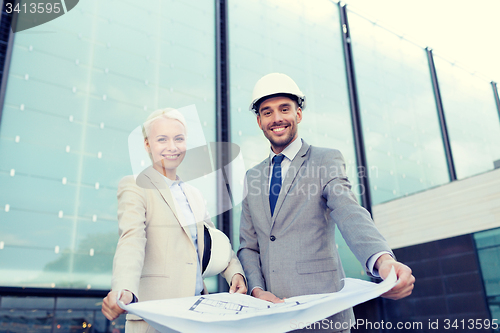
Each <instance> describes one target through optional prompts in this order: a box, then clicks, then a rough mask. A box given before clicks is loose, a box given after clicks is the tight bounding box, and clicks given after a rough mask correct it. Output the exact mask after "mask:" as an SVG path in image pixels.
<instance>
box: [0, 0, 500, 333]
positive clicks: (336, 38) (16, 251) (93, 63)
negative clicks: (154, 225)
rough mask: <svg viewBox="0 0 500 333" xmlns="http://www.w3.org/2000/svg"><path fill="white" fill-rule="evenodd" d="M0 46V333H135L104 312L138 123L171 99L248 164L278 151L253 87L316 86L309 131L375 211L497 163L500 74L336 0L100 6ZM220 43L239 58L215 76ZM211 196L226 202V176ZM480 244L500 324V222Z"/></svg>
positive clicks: (351, 272) (236, 211)
mask: <svg viewBox="0 0 500 333" xmlns="http://www.w3.org/2000/svg"><path fill="white" fill-rule="evenodd" d="M343 13H344V14H345V15H347V18H348V24H347V25H342V24H341V16H342V15H343ZM4 14H5V13H4ZM5 20H6V16H5V15H2V27H3V29H4V33H5V30H6V29H8V28H9V27H8V24H7V25H6V23H5ZM218 25H219V26H218ZM222 25H223V26H224V27H225V29H226V30H225V32H226V33H225V34H224V33H223V34H222V35H221V36H222V37H221V36H218V35H217V34H218V31H219V29H220V26H222ZM347 31H348V32H349V34H350V35H349V36H350V37H349V39H348V41H347V43H350V45H351V47H352V53H349V52H346V42H345V38H344V37H345V36H344V35H345V34H346V32H347ZM221 39H222V40H221ZM5 45H7V42H6V43H5ZM4 48H5V52H4V53H5V54H3V55H2V56H4V58H5V59H6V66H5V70H4V72H3V75H4V76H5V78H4V80H3V85H2V95H3V96H4V100H3V105H1V106H0V107H1V108H2V109H1V112H0V290H7V291H8V294H6V293H5V292H3V293H0V314H1V315H0V332H28V331H33V332H53V329H54V327H56V328H58V329H59V327H61V329H60V331H68V332H70V331H73V328H71V327H75V328H74V329H75V330H76V327H78V329H79V330H80V331H81V330H82V329H83V331H85V332H116V330H118V331H123V320H124V319H123V318H121V319H120V320H119V321H116V322H114V323H110V322H108V321H106V320H105V319H104V317H102V314H101V313H100V310H99V307H100V297H101V296H104V295H105V294H106V291H107V290H108V289H109V288H110V282H111V274H112V260H113V255H114V251H115V247H116V243H117V239H118V232H117V230H118V228H117V217H116V211H117V202H116V190H117V185H118V182H119V180H120V179H121V178H122V177H124V176H125V175H128V174H131V173H132V168H131V165H130V157H129V150H128V149H129V147H128V137H129V135H130V133H131V132H132V131H133V130H134V129H135V128H136V127H137V126H139V125H140V124H142V122H143V121H144V120H145V118H146V117H147V116H148V115H149V113H150V112H151V111H153V110H156V109H158V108H164V107H174V108H181V107H183V106H187V105H193V104H194V105H195V106H196V109H197V111H198V115H199V120H200V124H201V126H202V132H203V136H204V137H205V139H206V141H207V142H212V141H217V138H218V137H219V135H220V132H221V131H225V132H227V133H229V135H230V139H231V142H233V143H234V144H237V145H238V146H239V147H240V148H241V153H242V156H243V160H244V164H245V167H246V168H247V169H248V168H251V167H253V166H254V165H256V164H258V163H260V161H262V160H263V159H264V158H266V157H267V156H268V154H269V144H268V142H267V140H266V139H265V137H264V136H263V135H262V133H260V129H259V128H258V126H257V122H256V119H255V115H253V114H252V113H251V112H250V111H249V110H248V107H249V104H250V100H251V94H252V89H253V86H254V84H255V82H256V81H257V80H258V79H259V78H260V77H262V76H263V75H265V74H267V73H270V72H282V73H286V74H288V75H290V76H291V77H292V78H293V79H294V80H295V81H296V82H297V84H298V85H299V87H301V89H302V90H303V92H304V93H305V95H306V96H307V107H306V109H305V110H304V113H303V121H302V123H301V124H300V126H299V135H300V136H301V137H302V138H303V139H304V140H305V141H306V142H307V143H309V144H312V145H316V146H322V147H329V148H336V149H339V150H340V151H341V152H342V153H343V155H344V158H345V160H346V167H347V173H348V176H349V179H350V181H351V183H352V185H353V190H354V192H355V194H356V195H357V197H358V200H360V201H361V202H362V201H363V199H362V198H363V195H364V194H366V193H369V195H370V198H369V199H370V201H371V204H373V205H377V204H381V203H384V202H387V201H391V200H395V199H398V198H401V197H404V196H408V195H411V194H414V193H418V192H421V191H426V190H429V189H432V188H434V187H437V186H440V185H443V184H447V183H449V182H452V181H454V180H456V179H463V178H467V177H471V176H474V175H477V174H480V173H484V172H488V171H491V170H493V169H494V168H495V164H494V163H495V161H497V160H500V144H499V143H500V119H499V114H500V110H499V105H497V104H496V103H495V95H494V93H493V89H492V86H493V87H495V85H494V84H493V85H492V84H491V83H490V82H488V81H487V80H484V79H483V78H482V77H481V76H479V75H477V74H474V73H470V72H468V71H466V70H464V69H462V68H460V67H459V66H458V65H456V64H453V63H451V62H449V61H447V60H445V59H444V58H441V57H440V56H439V55H436V56H434V58H433V59H434V62H435V72H433V70H432V69H430V66H429V59H428V53H427V52H426V49H425V48H424V47H423V46H419V45H417V44H414V43H412V42H411V41H409V40H407V39H406V38H404V37H402V36H398V35H396V34H394V33H392V32H391V31H388V30H386V29H385V28H384V27H382V26H380V25H378V24H377V23H376V22H373V21H371V20H370V19H368V18H365V17H363V16H362V15H360V14H358V13H356V12H353V11H350V10H348V9H347V10H346V9H345V7H342V6H340V5H339V4H337V3H335V2H332V1H329V0H318V1H314V2H312V3H311V2H307V1H303V0H291V1H281V0H272V1H263V0H261V1H243V0H227V1H224V0H214V1H206V0H191V1H180V0H167V1H161V0H146V1H143V2H141V3H135V2H130V1H117V0H110V1H97V0H87V1H81V2H80V3H78V5H77V6H76V7H75V8H74V9H73V10H72V11H71V12H68V13H67V14H65V15H63V16H61V17H60V18H58V19H56V20H53V21H50V22H48V23H46V24H43V25H40V26H38V27H35V28H32V29H29V30H27V31H24V32H18V33H15V34H12V33H11V34H10V47H4ZM221 50H222V51H225V52H226V53H227V59H226V61H228V63H227V64H225V65H227V67H225V68H226V69H227V70H225V69H223V70H222V72H218V68H221V67H222V68H224V66H220V65H221V58H220V56H219V55H218V54H219V53H220V52H221ZM4 58H2V59H4ZM349 64H352V65H353V69H354V71H353V73H352V74H353V75H352V77H351V79H353V82H354V84H355V88H356V89H355V91H353V87H351V86H350V84H349V82H350V81H349V79H350V78H349V76H348V71H347V69H348V67H349ZM433 77H436V78H437V82H438V85H437V87H435V86H434V85H433V81H432V79H433ZM221 80H222V81H223V82H225V83H226V84H227V90H224V91H222V86H221V85H220V84H219V82H220V81H221ZM436 88H437V89H438V92H439V94H437V95H436ZM220 94H223V95H225V96H226V97H227V98H228V105H227V107H228V110H227V112H226V113H224V112H222V110H221V109H220V108H219V105H218V101H217V96H218V95H220ZM353 98H355V99H356V101H357V104H356V105H357V107H353V103H352V99H353ZM438 103H441V105H442V109H443V113H444V120H445V123H444V124H443V120H442V119H441V118H440V116H439V112H438V111H439V110H438V108H437V105H438ZM353 114H356V115H357V116H358V118H359V122H357V121H355V120H354V118H353ZM220 119H226V120H228V121H227V122H226V123H224V124H226V125H221V124H220ZM443 125H444V128H445V129H446V131H447V134H448V135H447V136H446V135H443V129H442V128H443ZM356 130H357V131H358V132H360V133H361V134H362V138H363V140H361V142H360V143H359V141H360V140H359V139H360V138H357V137H355V134H354V133H356ZM447 138H449V142H448V143H449V145H450V146H451V154H450V157H448V154H447V152H446V142H445V140H446V139H447ZM360 149H362V152H361V153H360ZM220 153H221V152H219V154H220ZM360 154H361V155H363V154H364V158H365V159H364V160H365V161H366V162H363V161H362V160H360V158H359V156H360ZM450 158H451V160H450ZM450 165H453V166H454V168H455V171H456V179H454V178H453V177H452V176H450V170H449V168H450ZM360 169H366V170H368V172H367V174H368V179H367V182H366V183H365V182H363V180H362V179H361V178H360V172H359V170H360ZM363 184H368V186H369V192H366V191H364V189H363V186H364V185H363ZM204 194H208V195H207V196H210V197H212V198H217V185H216V184H215V182H214V184H213V185H209V186H208V188H206V189H204ZM214 200H215V199H214ZM217 204H218V203H217V201H216V200H215V201H209V205H211V206H215V205H217ZM364 204H365V203H364ZM367 208H368V209H370V207H367ZM211 209H212V210H214V211H216V209H215V208H214V207H211ZM240 214H241V205H236V206H235V207H233V209H232V210H231V212H230V221H231V223H232V231H233V232H232V235H230V236H231V238H232V242H233V246H234V247H235V249H237V247H238V245H239V230H238V229H239V218H240ZM218 218H220V216H219V217H217V216H213V219H212V220H213V221H214V223H216V224H217V220H218ZM499 226H500V223H499ZM474 239H475V241H476V246H477V253H478V256H479V261H480V264H481V270H482V275H483V278H484V285H485V289H486V294H487V302H488V304H489V309H490V313H491V316H492V317H493V318H498V319H500V310H499V305H498V304H499V301H498V300H499V297H500V296H499V292H498V281H499V279H500V271H499V270H498V262H499V260H498V259H499V258H498V257H499V246H500V238H499V236H498V229H495V230H489V231H484V232H481V233H477V234H476V235H475V236H474ZM336 243H337V246H338V248H339V251H340V253H341V256H342V258H343V265H344V268H345V270H346V273H347V275H348V276H350V277H355V278H367V277H366V276H365V275H364V270H363V268H362V267H361V265H360V263H359V262H357V261H356V259H355V257H354V256H353V254H352V253H351V252H350V251H349V249H348V247H347V245H346V244H345V242H344V241H343V239H342V237H341V235H340V233H339V232H338V230H337V233H336ZM207 284H208V286H209V289H210V290H211V291H216V290H218V289H219V288H222V286H219V285H218V284H217V281H216V279H211V280H209V281H207ZM1 288H3V289H1ZM23 288H24V289H23ZM21 289H23V290H28V293H26V292H23V293H21V292H20V290H21ZM39 289H40V290H43V292H42V293H41V294H40V291H38V290H39ZM29 290H33V292H32V294H29ZM77 291H78V292H84V291H87V292H93V293H90V296H93V297H87V296H89V295H83V294H82V295H80V296H79V295H74V294H73V293H75V292H77ZM16 293H17V294H16ZM26 297H28V298H26ZM30 325H31V326H30ZM58 325H59V326H58ZM83 325H85V327H84V326H83ZM89 325H90V326H89ZM113 330H115V331H113Z"/></svg>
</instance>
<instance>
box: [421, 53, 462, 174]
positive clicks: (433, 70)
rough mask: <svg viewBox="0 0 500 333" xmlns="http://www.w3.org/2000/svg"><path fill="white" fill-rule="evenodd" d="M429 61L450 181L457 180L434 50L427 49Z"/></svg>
mask: <svg viewBox="0 0 500 333" xmlns="http://www.w3.org/2000/svg"><path fill="white" fill-rule="evenodd" d="M425 50H426V51H427V60H428V61H429V70H430V72H431V81H432V87H433V89H434V98H435V100H436V108H437V111H438V116H439V125H440V127H441V135H442V136H443V144H444V151H445V153H446V163H447V164H448V173H449V175H450V180H451V181H454V180H457V173H456V171H455V163H454V162H453V155H452V152H451V144H450V137H449V135H448V127H447V126H446V119H445V116H444V109H443V102H442V99H441V92H440V90H439V83H438V78H437V74H436V67H435V65H434V56H433V54H432V49H430V48H426V49H425Z"/></svg>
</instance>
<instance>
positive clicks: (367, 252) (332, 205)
mask: <svg viewBox="0 0 500 333" xmlns="http://www.w3.org/2000/svg"><path fill="white" fill-rule="evenodd" d="M321 165H322V166H323V168H321V170H322V175H321V176H322V177H321V181H322V188H323V197H324V198H325V199H326V204H327V206H328V208H329V209H330V210H331V212H330V217H331V219H332V220H333V221H334V222H335V223H336V224H337V226H338V227H339V230H340V232H341V233H342V236H343V237H344V239H345V241H346V243H347V245H348V246H349V248H350V249H351V251H352V252H353V253H354V255H355V256H356V258H357V259H358V260H359V262H360V263H361V264H362V265H363V267H364V268H365V270H366V271H367V273H369V274H370V272H369V270H368V267H367V264H368V259H369V258H370V257H371V256H372V255H374V254H376V253H378V252H382V251H387V252H389V253H390V254H391V255H392V256H393V257H394V253H392V251H391V249H390V247H389V245H388V244H387V241H386V240H385V239H384V237H383V236H382V235H381V234H380V232H379V231H378V229H377V227H376V226H375V223H374V222H373V220H372V218H371V216H370V213H369V212H368V211H367V210H366V209H365V208H363V207H361V206H360V205H359V204H358V201H357V200H356V197H355V196H354V193H352V191H351V184H350V182H349V180H348V179H347V175H346V169H345V162H344V158H343V156H342V154H341V153H340V151H338V150H328V152H327V153H326V154H324V156H323V159H322V162H321Z"/></svg>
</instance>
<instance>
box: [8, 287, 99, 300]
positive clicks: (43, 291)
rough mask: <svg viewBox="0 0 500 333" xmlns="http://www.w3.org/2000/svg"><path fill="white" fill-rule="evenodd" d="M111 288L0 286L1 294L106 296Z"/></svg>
mask: <svg viewBox="0 0 500 333" xmlns="http://www.w3.org/2000/svg"><path fill="white" fill-rule="evenodd" d="M108 292H109V290H97V289H60V288H22V287H0V295H1V296H38V297H99V298H100V297H102V298H104V297H106V295H107V294H108Z"/></svg>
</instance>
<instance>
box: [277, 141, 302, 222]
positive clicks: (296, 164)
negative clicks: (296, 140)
mask: <svg viewBox="0 0 500 333" xmlns="http://www.w3.org/2000/svg"><path fill="white" fill-rule="evenodd" d="M309 147H310V146H309V145H308V144H307V143H306V142H305V141H303V143H302V147H301V148H300V150H299V152H298V153H297V155H295V158H294V159H293V160H292V163H291V164H290V167H289V168H288V171H287V173H286V176H285V179H284V180H282V182H283V184H282V185H281V191H280V195H279V196H278V201H277V202H276V207H275V208H274V215H273V217H272V220H271V228H272V227H274V222H275V221H276V216H278V214H279V212H280V209H281V206H282V205H283V202H284V201H285V199H286V196H287V194H288V192H289V191H290V189H291V187H292V183H293V182H294V181H295V179H296V178H297V174H298V173H299V170H300V168H302V165H303V164H304V163H305V161H306V154H307V151H308V150H309ZM268 206H269V200H268ZM269 211H270V208H269Z"/></svg>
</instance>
